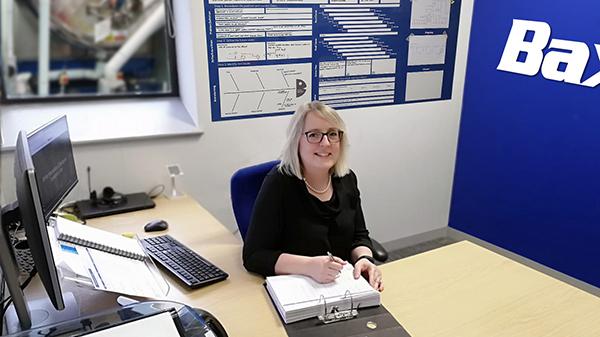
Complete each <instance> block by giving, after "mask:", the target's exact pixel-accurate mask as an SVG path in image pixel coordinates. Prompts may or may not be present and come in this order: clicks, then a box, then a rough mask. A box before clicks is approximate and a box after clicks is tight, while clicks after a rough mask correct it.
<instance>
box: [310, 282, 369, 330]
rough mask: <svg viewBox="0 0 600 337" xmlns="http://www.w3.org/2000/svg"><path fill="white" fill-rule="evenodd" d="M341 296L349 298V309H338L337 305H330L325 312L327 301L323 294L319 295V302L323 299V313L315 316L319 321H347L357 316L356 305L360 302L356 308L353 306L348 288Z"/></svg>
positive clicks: (325, 322) (327, 322)
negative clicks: (328, 309) (329, 308)
mask: <svg viewBox="0 0 600 337" xmlns="http://www.w3.org/2000/svg"><path fill="white" fill-rule="evenodd" d="M343 298H344V299H345V298H350V309H347V310H340V308H339V306H337V305H334V306H333V307H331V310H330V311H329V312H327V301H326V300H325V296H323V295H321V297H320V298H319V302H321V299H323V315H319V316H317V318H318V319H319V321H321V322H322V323H323V324H329V323H334V322H340V321H347V320H350V319H353V318H356V317H358V307H360V303H359V304H358V306H357V307H356V308H355V307H354V301H353V299H352V294H351V293H350V291H349V290H346V293H345V294H344V297H343Z"/></svg>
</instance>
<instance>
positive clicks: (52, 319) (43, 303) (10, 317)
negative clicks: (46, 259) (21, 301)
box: [5, 292, 80, 334]
mask: <svg viewBox="0 0 600 337" xmlns="http://www.w3.org/2000/svg"><path fill="white" fill-rule="evenodd" d="M63 300H64V302H65V309H64V310H60V311H58V310H56V309H54V307H53V306H52V303H50V300H49V299H48V298H47V297H44V298H40V299H36V300H33V301H29V302H27V305H28V306H29V310H30V313H29V314H30V315H31V328H32V329H33V328H36V327H41V326H44V325H49V324H53V323H58V322H62V321H66V320H71V319H73V318H76V317H79V316H80V313H79V305H77V301H76V300H75V296H74V295H73V293H72V292H67V293H64V294H63ZM5 318H6V332H7V333H8V334H12V333H15V332H19V331H21V330H22V328H21V324H20V323H19V318H18V317H17V313H16V311H15V307H14V306H13V305H11V306H10V307H9V308H8V310H7V311H6V316H5Z"/></svg>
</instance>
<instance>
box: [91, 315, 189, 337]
mask: <svg viewBox="0 0 600 337" xmlns="http://www.w3.org/2000/svg"><path fill="white" fill-rule="evenodd" d="M85 336H90V337H131V336H144V337H179V336H181V335H180V334H179V331H177V326H176V325H175V322H174V321H173V317H172V316H171V313H170V312H168V311H167V312H163V313H160V314H157V315H152V316H148V317H144V318H141V319H138V320H135V321H132V322H128V323H124V324H119V325H116V326H113V327H110V328H107V329H103V330H100V331H94V332H91V333H89V334H85Z"/></svg>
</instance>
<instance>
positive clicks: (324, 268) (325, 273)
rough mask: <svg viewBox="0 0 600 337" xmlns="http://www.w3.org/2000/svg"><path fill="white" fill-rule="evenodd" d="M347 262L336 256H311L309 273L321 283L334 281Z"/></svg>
mask: <svg viewBox="0 0 600 337" xmlns="http://www.w3.org/2000/svg"><path fill="white" fill-rule="evenodd" d="M346 263H347V262H346V261H344V260H342V259H340V258H339V257H336V256H334V257H333V259H332V258H330V257H329V256H314V257H311V258H310V262H309V265H308V275H309V276H310V277H312V278H313V279H314V280H315V281H317V282H319V283H329V282H333V281H334V280H335V279H336V278H337V277H338V275H339V274H340V272H341V271H342V268H344V265H345V264H346Z"/></svg>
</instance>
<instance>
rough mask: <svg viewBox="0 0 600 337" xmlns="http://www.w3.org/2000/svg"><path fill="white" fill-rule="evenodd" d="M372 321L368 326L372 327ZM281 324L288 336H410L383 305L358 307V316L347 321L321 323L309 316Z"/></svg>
mask: <svg viewBox="0 0 600 337" xmlns="http://www.w3.org/2000/svg"><path fill="white" fill-rule="evenodd" d="M281 322H282V323H283V321H281ZM368 322H372V323H375V324H376V326H377V327H376V328H374V329H371V328H369V327H367V323H368ZM372 323H370V324H369V326H371V327H372V326H373V324H372ZM283 326H284V327H285V332H286V333H287V335H288V336H289V337H338V336H339V337H342V336H343V337H366V336H368V337H392V336H393V337H410V334H409V333H408V332H407V331H406V330H405V329H404V328H403V327H402V325H400V323H398V321H396V319H395V318H394V316H392V314H390V312H389V311H387V309H386V308H385V307H384V306H383V305H380V306H378V307H374V308H363V309H359V310H358V317H356V318H354V319H351V320H348V321H341V322H335V323H329V324H323V323H321V322H320V321H319V320H318V319H317V318H311V319H306V320H303V321H300V322H295V323H290V324H285V323H283Z"/></svg>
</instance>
